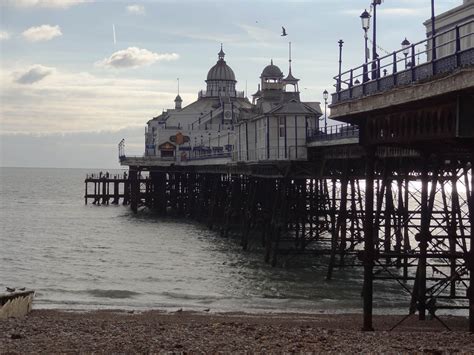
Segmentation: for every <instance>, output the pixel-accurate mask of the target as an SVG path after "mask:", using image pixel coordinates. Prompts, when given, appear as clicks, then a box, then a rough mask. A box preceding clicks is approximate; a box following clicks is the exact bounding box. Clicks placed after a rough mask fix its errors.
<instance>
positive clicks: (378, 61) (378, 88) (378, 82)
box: [377, 57, 380, 91]
mask: <svg viewBox="0 0 474 355" xmlns="http://www.w3.org/2000/svg"><path fill="white" fill-rule="evenodd" d="M378 90H380V58H379V57H377V91H378Z"/></svg>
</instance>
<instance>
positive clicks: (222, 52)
mask: <svg viewBox="0 0 474 355" xmlns="http://www.w3.org/2000/svg"><path fill="white" fill-rule="evenodd" d="M217 55H218V56H219V59H222V60H224V57H225V53H224V50H223V49H222V43H221V51H220V52H219V53H218V54H217Z"/></svg>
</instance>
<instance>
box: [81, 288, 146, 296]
mask: <svg viewBox="0 0 474 355" xmlns="http://www.w3.org/2000/svg"><path fill="white" fill-rule="evenodd" d="M85 292H86V293H87V294H89V295H91V296H94V297H101V298H133V297H135V296H138V295H140V293H139V292H134V291H129V290H101V289H92V290H86V291H85Z"/></svg>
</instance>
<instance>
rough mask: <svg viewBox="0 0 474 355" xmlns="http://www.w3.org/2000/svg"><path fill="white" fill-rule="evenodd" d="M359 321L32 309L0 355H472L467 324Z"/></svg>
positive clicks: (8, 327) (451, 319) (0, 329)
mask: <svg viewBox="0 0 474 355" xmlns="http://www.w3.org/2000/svg"><path fill="white" fill-rule="evenodd" d="M401 318H402V316H400V315H375V316H374V328H375V331H373V332H362V331H361V330H360V327H361V325H362V315H361V314H353V313H351V314H348V313H346V314H314V313H244V312H227V313H217V312H216V313H214V312H205V311H187V310H185V311H175V312H166V311H162V310H148V311H127V310H86V311H78V310H57V309H49V310H46V309H41V310H36V309H35V310H33V311H32V312H31V313H30V314H28V315H27V316H26V317H24V318H10V319H6V320H3V321H0V353H6V352H12V353H29V352H47V353H50V352H54V353H58V352H107V353H110V352H121V353H123V352H132V353H134V352H165V351H166V352H170V351H171V352H183V351H191V352H206V353H207V352H217V351H227V352H229V351H230V352H234V351H240V352H242V351H250V352H268V351H273V352H302V351H318V352H321V351H322V352H343V353H348V352H387V351H388V352H429V353H430V352H431V353H432V352H438V351H441V352H471V353H473V352H474V334H470V333H469V332H468V320H467V318H465V317H459V316H442V320H443V322H445V323H446V324H447V325H448V326H449V327H450V328H451V329H452V331H447V329H446V328H445V327H444V326H443V325H442V324H441V323H440V322H439V321H437V320H426V321H418V320H417V317H416V315H413V316H411V317H410V318H409V319H407V320H406V321H405V322H403V323H402V325H400V326H399V327H397V328H396V329H395V330H393V331H389V329H390V328H391V327H392V326H393V325H395V324H396V323H397V322H398V321H399V320H400V319H401Z"/></svg>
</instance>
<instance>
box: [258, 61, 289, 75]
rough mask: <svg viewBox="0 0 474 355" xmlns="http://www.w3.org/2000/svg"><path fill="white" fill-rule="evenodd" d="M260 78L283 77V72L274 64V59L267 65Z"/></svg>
mask: <svg viewBox="0 0 474 355" xmlns="http://www.w3.org/2000/svg"><path fill="white" fill-rule="evenodd" d="M260 78H283V73H282V72H281V70H280V68H278V67H277V66H276V65H274V64H273V60H272V61H271V62H270V65H267V66H266V67H265V68H264V69H263V71H262V74H261V75H260Z"/></svg>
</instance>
